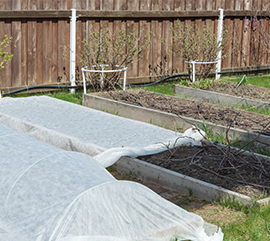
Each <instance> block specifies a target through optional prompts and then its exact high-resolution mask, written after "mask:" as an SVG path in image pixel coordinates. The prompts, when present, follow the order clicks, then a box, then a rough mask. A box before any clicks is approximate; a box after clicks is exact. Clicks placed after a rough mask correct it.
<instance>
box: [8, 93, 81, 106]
mask: <svg viewBox="0 0 270 241" xmlns="http://www.w3.org/2000/svg"><path fill="white" fill-rule="evenodd" d="M42 95H46V96H50V97H53V98H56V99H60V100H64V101H68V102H72V103H75V104H78V105H82V96H83V92H82V91H76V92H75V93H74V94H70V92H69V90H57V91H52V92H39V93H19V94H13V95H11V97H28V96H42Z"/></svg>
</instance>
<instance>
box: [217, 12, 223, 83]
mask: <svg viewBox="0 0 270 241" xmlns="http://www.w3.org/2000/svg"><path fill="white" fill-rule="evenodd" d="M218 10H219V11H220V14H219V20H218V36H217V42H218V43H219V44H221V42H222V30H223V18H224V15H223V12H224V11H223V9H222V8H219V9H218ZM221 53H222V50H221V49H220V50H219V52H218V55H217V66H216V79H219V78H220V74H217V73H218V72H220V71H221Z"/></svg>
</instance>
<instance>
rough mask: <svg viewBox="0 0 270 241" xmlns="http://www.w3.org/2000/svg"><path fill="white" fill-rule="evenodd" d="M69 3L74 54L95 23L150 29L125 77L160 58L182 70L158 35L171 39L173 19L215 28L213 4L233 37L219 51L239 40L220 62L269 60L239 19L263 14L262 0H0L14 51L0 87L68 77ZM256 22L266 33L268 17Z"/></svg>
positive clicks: (138, 73)
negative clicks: (73, 22) (73, 10)
mask: <svg viewBox="0 0 270 241" xmlns="http://www.w3.org/2000/svg"><path fill="white" fill-rule="evenodd" d="M73 2H74V6H72V3H73ZM72 7H75V8H76V9H77V14H78V15H79V16H80V17H79V18H78V20H77V24H76V25H77V35H76V39H77V49H76V50H77V55H80V51H81V48H82V47H83V46H82V45H81V41H82V39H83V38H84V37H85V36H86V35H87V31H88V33H89V31H90V27H91V26H94V27H95V28H97V29H99V25H100V23H103V24H105V25H108V26H109V28H110V30H111V31H112V32H115V33H117V32H118V31H119V29H120V26H121V22H122V20H126V30H127V33H130V32H131V31H132V30H133V28H134V27H136V28H137V31H139V30H140V29H142V28H144V29H145V33H149V31H150V30H151V31H152V32H153V35H154V38H153V39H152V41H151V45H150V46H149V47H148V48H147V49H146V51H144V52H143V54H142V59H141V60H138V59H137V58H136V59H135V60H134V62H133V63H132V64H131V65H130V66H129V68H128V77H129V78H131V77H138V76H140V77H144V76H149V75H150V70H149V65H150V64H151V65H152V68H155V67H157V66H158V65H160V62H162V65H163V72H166V70H165V68H168V69H170V71H171V72H172V70H173V69H177V71H178V72H183V71H184V70H185V65H184V61H183V59H182V58H181V57H179V56H178V57H177V56H173V55H172V53H171V52H170V47H169V46H167V45H166V46H165V45H164V44H163V43H162V41H161V38H160V36H163V37H164V38H166V39H167V40H168V42H169V43H171V42H172V40H171V37H170V27H171V26H174V25H175V21H176V19H177V18H179V19H180V21H181V23H182V25H184V24H185V23H186V24H191V23H192V22H196V24H197V25H198V26H199V29H200V31H202V27H203V26H204V25H205V24H206V25H207V26H209V27H212V29H213V31H214V32H216V31H217V22H218V21H217V19H218V15H219V11H218V8H224V9H225V10H224V11H225V12H224V14H225V20H224V25H225V26H229V27H230V29H231V31H232V33H233V42H232V44H231V45H230V46H228V48H226V49H225V51H226V50H229V51H230V49H231V47H232V46H233V45H234V44H235V43H236V42H239V46H238V47H237V49H236V51H235V52H234V53H233V54H232V56H229V57H228V58H227V59H226V60H225V61H222V67H223V68H228V67H233V68H238V67H243V66H250V65H257V64H258V63H260V64H266V65H267V64H269V61H270V55H269V54H268V52H267V51H265V49H264V48H263V46H262V44H260V43H259V41H257V40H260V36H259V33H258V31H257V30H256V31H252V28H251V27H250V26H248V27H247V26H245V24H244V17H245V16H252V15H253V14H254V12H255V10H254V9H255V8H256V12H257V14H258V16H259V15H263V14H266V13H267V11H265V10H266V9H267V7H269V1H267V0H253V1H251V0H214V1H207V0H199V1H195V0H191V1H183V0H174V1H170V0H141V1H140V0H113V1H111V0H101V1H100V0H74V1H73V0H67V1H59V0H17V1H0V19H1V21H0V28H1V31H0V38H3V36H4V34H5V33H7V34H9V36H12V37H13V43H12V46H11V47H10V48H9V51H12V52H13V54H14V57H13V60H12V62H11V64H9V65H8V66H6V67H5V69H3V70H1V71H0V78H1V82H0V86H9V87H10V86H23V85H25V84H30V85H35V84H43V83H55V82H56V81H57V80H58V81H59V80H60V79H61V78H62V79H61V82H66V81H67V80H68V78H67V76H69V62H68V58H69V49H68V45H69V16H70V15H71V12H70V9H71V8H72ZM254 7H255V8H254ZM3 10H5V12H3ZM33 10H37V11H33ZM96 10H98V11H96ZM99 10H100V11H99ZM247 10H248V11H247ZM262 10H263V11H262ZM8 19H9V20H8ZM261 24H262V27H264V28H265V29H266V30H265V31H267V33H268V32H269V31H270V28H269V20H267V19H265V18H263V19H262V21H261ZM85 30H86V32H85ZM255 40H256V41H255ZM63 54H67V60H64V59H63V57H62V56H63ZM250 56H252V57H250ZM79 61H80V60H79V58H78V57H77V66H79V68H80V67H81V66H80V63H79ZM166 66H167V67H166ZM159 70H160V69H159ZM79 73H80V71H79ZM58 76H59V78H58ZM142 79H143V78H142ZM137 81H140V79H139V78H138V80H137Z"/></svg>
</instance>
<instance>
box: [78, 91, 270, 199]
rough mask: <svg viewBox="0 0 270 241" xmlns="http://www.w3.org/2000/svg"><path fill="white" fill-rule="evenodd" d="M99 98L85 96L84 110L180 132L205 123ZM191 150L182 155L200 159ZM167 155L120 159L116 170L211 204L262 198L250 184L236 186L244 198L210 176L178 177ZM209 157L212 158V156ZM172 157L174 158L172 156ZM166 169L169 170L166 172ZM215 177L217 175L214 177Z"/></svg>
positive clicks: (241, 134) (244, 133)
mask: <svg viewBox="0 0 270 241" xmlns="http://www.w3.org/2000/svg"><path fill="white" fill-rule="evenodd" d="M107 94H108V93H107ZM137 94H138V92H136V95H137ZM99 95H100V94H91V95H89V94H86V95H84V101H83V104H84V105H85V106H88V107H91V108H95V109H99V110H103V111H106V112H110V113H113V114H118V115H121V116H124V117H128V118H131V119H136V120H140V121H144V122H150V123H155V124H158V125H160V126H166V127H167V128H174V127H175V126H176V125H177V126H178V128H180V126H181V128H186V127H188V126H189V124H188V123H187V122H186V120H187V121H188V122H189V123H192V121H194V123H196V124H199V123H201V124H203V123H204V122H203V121H201V120H195V119H192V118H189V117H181V118H180V117H177V116H176V115H175V114H172V113H165V112H164V111H159V110H154V109H150V108H146V107H142V106H134V105H131V104H128V103H122V102H120V101H116V100H110V99H108V98H104V97H100V96H99ZM157 95H158V96H159V97H160V98H161V96H163V95H159V94H157ZM131 96H132V95H131ZM133 97H134V96H133ZM137 97H138V96H137ZM163 97H164V96H163ZM165 97H166V98H169V99H170V100H171V98H172V99H177V100H178V101H179V100H180V101H182V99H179V98H174V97H167V96H165ZM131 98H132V97H131ZM152 99H153V98H152ZM139 100H140V102H142V104H145V102H144V100H143V99H142V98H141V99H139ZM160 103H161V102H160ZM184 119H185V120H184ZM181 121H182V122H181ZM209 125H210V124H209ZM211 125H212V127H213V128H214V129H215V130H217V131H223V132H225V131H226V128H225V127H224V126H221V125H217V124H213V123H212V124H211ZM230 134H232V135H234V136H236V135H237V136H239V137H241V138H243V137H245V136H246V137H247V136H248V135H249V136H250V135H251V134H252V133H249V132H247V131H244V130H240V129H239V130H237V129H234V128H231V129H230ZM254 135H256V134H255V133H254ZM261 136H263V135H261ZM263 137H264V136H263ZM264 138H266V139H264V140H266V141H269V139H267V138H269V137H268V136H265V137H264ZM268 143H270V142H268ZM190 150H191V151H189V152H187V151H184V152H183V153H189V154H190V158H192V156H196V155H197V154H196V153H197V152H198V150H196V149H194V148H191V149H190ZM192 152H193V154H192ZM203 152H204V153H206V155H207V157H209V152H207V151H203ZM169 153H170V152H169ZM167 154H168V153H167ZM167 154H165V153H163V154H157V155H155V156H154V157H144V158H146V159H143V161H141V160H138V159H130V158H121V159H120V160H119V161H118V162H117V163H116V168H117V170H118V171H120V172H125V173H126V174H128V173H129V172H134V173H136V175H138V177H141V178H142V179H144V180H145V181H151V182H154V183H157V184H159V185H161V186H163V187H165V188H169V189H172V190H176V191H180V192H183V193H188V190H189V189H190V190H192V192H193V193H194V195H196V196H197V197H198V198H201V199H205V200H209V201H210V200H214V199H216V198H218V197H219V196H230V197H233V198H235V199H237V200H239V201H241V202H246V203H250V202H251V201H252V198H253V197H254V196H257V197H259V196H262V193H259V194H258V193H256V191H254V189H253V187H252V188H250V187H251V186H252V185H249V184H247V185H245V184H244V186H246V187H245V188H244V187H243V186H242V187H240V185H238V184H239V183H237V182H236V183H237V186H238V187H240V189H241V190H242V191H243V190H244V191H245V189H246V191H247V192H246V193H245V192H242V193H244V194H242V193H239V190H240V189H237V188H236V189H234V188H233V190H229V188H227V187H226V186H223V185H221V184H220V183H216V184H212V183H211V179H209V182H207V178H208V177H209V175H208V177H207V175H206V179H202V180H203V181H201V180H199V178H200V177H199V176H194V177H190V173H184V174H183V173H181V171H180V173H177V172H176V171H177V170H173V168H172V169H170V167H168V166H167V164H168V163H169V161H168V158H166V157H165V159H166V160H165V161H164V156H163V155H167ZM177 155H178V154H177ZM213 155H214V154H213ZM215 155H216V154H215ZM210 156H211V154H210ZM172 157H173V155H172ZM199 157H200V156H199ZM153 158H154V159H157V160H158V162H160V164H161V165H159V166H158V165H157V164H158V163H154V162H152V161H153ZM170 158H171V157H170ZM183 158H184V159H185V158H186V157H183ZM183 158H181V157H180V158H179V159H183ZM194 158H195V157H194ZM196 158H197V157H196ZM196 158H195V159H196ZM151 159H152V160H151ZM173 159H174V158H173ZM161 160H163V162H165V164H164V163H163V164H162V161H161ZM208 160H209V161H210V162H211V161H213V160H212V158H208ZM204 161H206V160H204ZM173 162H174V161H173ZM189 162H190V160H189ZM220 163H221V161H220V162H219V164H220ZM267 163H268V161H267ZM181 165H182V163H181ZM181 165H180V169H181ZM186 165H187V164H186ZM239 165H240V166H241V165H243V164H239ZM239 165H236V164H233V166H236V168H239V167H240V166H239ZM206 166H207V167H210V166H212V165H211V163H207V164H206ZM164 167H166V168H168V169H169V170H167V169H165V168H164ZM202 167H203V166H202ZM196 168H199V169H202V168H201V167H196ZM196 168H195V169H196ZM226 168H227V167H226V166H225V169H226ZM231 168H232V169H233V167H232V166H231ZM187 169H191V170H195V169H194V165H193V166H192V165H191V166H190V167H188V168H187ZM216 171H217V170H216ZM196 172H197V173H198V171H194V173H196ZM216 173H217V174H218V173H219V172H216ZM249 173H250V172H249V171H248V175H249ZM214 175H216V174H214ZM220 175H221V174H220ZM239 175H240V176H243V174H241V173H240V174H239ZM256 175H257V174H256ZM262 175H263V174H262ZM216 176H217V175H216ZM257 176H258V175H257ZM232 178H234V177H232ZM264 178H265V176H264ZM266 178H268V179H269V177H266ZM212 179H213V178H212ZM237 180H238V181H239V176H238V177H237ZM255 182H256V181H255ZM210 183H211V184H210ZM246 183H249V181H246ZM261 185H262V186H264V184H261ZM265 185H266V186H268V185H269V184H268V183H265ZM234 187H235V185H234ZM267 202H269V199H268V198H266V199H264V198H263V199H262V200H261V201H259V202H258V203H267Z"/></svg>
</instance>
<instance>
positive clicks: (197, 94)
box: [174, 85, 270, 108]
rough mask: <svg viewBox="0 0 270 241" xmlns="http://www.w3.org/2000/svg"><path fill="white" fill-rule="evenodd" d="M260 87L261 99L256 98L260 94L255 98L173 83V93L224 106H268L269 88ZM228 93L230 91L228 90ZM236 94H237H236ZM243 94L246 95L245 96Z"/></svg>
mask: <svg viewBox="0 0 270 241" xmlns="http://www.w3.org/2000/svg"><path fill="white" fill-rule="evenodd" d="M260 89H261V93H262V94H261V98H262V100H261V99H258V98H259V97H260V96H258V95H259V94H257V95H256V97H257V98H255V99H254V98H253V99H251V98H252V97H251V96H250V95H241V94H238V92H236V95H231V94H226V90H224V89H223V92H224V93H222V92H221V91H219V92H216V91H212V89H209V90H204V89H195V88H192V87H187V86H183V85H174V94H175V95H177V96H181V97H184V98H188V99H192V100H199V101H204V102H207V103H208V102H209V103H218V104H222V105H226V106H240V107H241V106H245V107H252V106H254V107H255V108H259V107H260V108H261V107H263V108H269V107H270V102H269V98H268V95H269V94H270V93H268V92H270V90H267V89H265V90H264V91H265V92H266V91H267V92H266V93H265V92H263V88H260ZM213 90H220V89H213ZM221 90H222V89H221ZM228 93H231V91H230V92H228ZM237 94H238V95H237ZM245 96H248V98H247V97H245ZM267 100H268V101H267Z"/></svg>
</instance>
